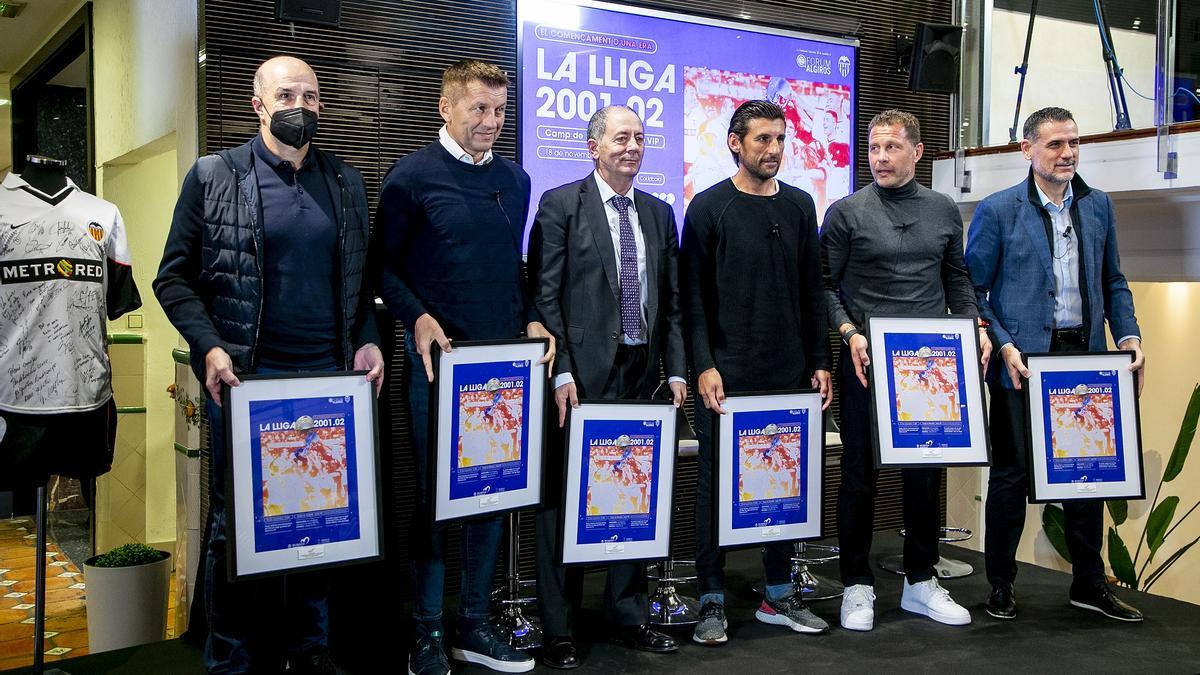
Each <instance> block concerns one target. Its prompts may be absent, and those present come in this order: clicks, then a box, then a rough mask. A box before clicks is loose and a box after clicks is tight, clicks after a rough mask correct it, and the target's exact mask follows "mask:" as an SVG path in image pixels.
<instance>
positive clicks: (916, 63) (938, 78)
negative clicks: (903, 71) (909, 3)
mask: <svg viewBox="0 0 1200 675" xmlns="http://www.w3.org/2000/svg"><path fill="white" fill-rule="evenodd" d="M962 32H963V29H962V26H948V25H941V24H932V23H919V24H917V32H916V35H914V36H913V48H912V63H911V65H910V67H909V70H908V88H909V89H911V90H913V91H936V92H942V93H945V94H953V93H956V92H957V91H958V72H959V65H958V60H959V54H960V53H961V52H962Z"/></svg>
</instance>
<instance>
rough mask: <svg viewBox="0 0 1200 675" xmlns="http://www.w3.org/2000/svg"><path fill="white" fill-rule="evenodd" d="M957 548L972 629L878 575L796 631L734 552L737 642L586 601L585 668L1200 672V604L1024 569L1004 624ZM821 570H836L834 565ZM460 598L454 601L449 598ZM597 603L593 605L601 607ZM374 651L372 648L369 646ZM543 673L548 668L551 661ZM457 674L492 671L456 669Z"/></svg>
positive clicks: (977, 559)
mask: <svg viewBox="0 0 1200 675" xmlns="http://www.w3.org/2000/svg"><path fill="white" fill-rule="evenodd" d="M876 539H877V542H878V544H877V549H878V550H877V554H878V555H880V556H882V555H887V554H892V553H896V552H898V550H899V539H898V538H897V537H895V535H894V534H889V533H887V532H880V533H878V534H877V535H876ZM947 553H949V554H951V555H952V556H953V557H956V558H958V559H961V560H965V561H967V562H970V563H971V564H973V565H975V566H976V572H975V574H973V575H971V576H970V577H966V578H964V579H958V580H952V581H947V582H945V584H944V585H945V587H946V588H948V589H949V590H950V592H951V593H952V594H953V596H954V598H955V599H956V600H958V601H959V602H961V603H962V604H965V605H967V606H968V607H970V609H971V614H972V617H973V619H974V622H973V623H972V624H971V625H970V626H963V627H952V626H943V625H941V624H937V623H934V622H933V621H931V620H929V619H926V618H924V617H920V616H916V615H914V614H910V613H908V612H905V611H903V610H901V609H900V608H899V603H900V591H901V580H900V577H897V576H894V575H892V574H889V573H887V572H882V571H880V572H879V573H878V578H877V581H876V587H875V590H876V594H877V595H878V599H877V600H876V603H875V609H876V612H875V630H874V631H871V632H869V633H854V632H851V631H846V630H842V629H841V628H839V627H838V625H837V622H838V608H839V607H840V600H827V601H823V602H818V603H814V606H813V608H814V611H816V612H817V614H819V615H820V616H821V617H823V618H824V619H826V620H827V621H828V622H829V623H830V625H831V626H832V628H831V630H830V632H829V633H828V634H826V635H820V636H806V635H800V634H797V633H792V632H791V631H788V630H787V629H784V628H780V627H777V626H767V625H764V624H760V623H758V622H757V621H755V619H754V610H755V609H756V607H757V605H758V601H759V599H758V597H757V596H756V595H755V594H754V592H753V591H752V590H751V585H752V584H755V583H757V571H758V569H759V568H758V560H759V558H758V553H757V552H756V551H738V552H735V553H732V554H730V556H729V567H730V586H731V588H730V592H729V594H728V597H727V601H728V614H729V620H730V626H729V642H728V643H727V644H726V645H725V646H724V647H719V648H711V647H703V646H700V645H698V644H695V643H693V642H692V641H691V631H690V629H678V631H679V632H678V633H677V634H676V637H677V638H678V639H679V640H680V644H681V649H680V651H679V653H677V654H669V655H665V656H658V655H651V654H643V653H639V652H632V651H628V650H625V649H621V648H618V647H615V646H612V645H608V644H604V643H603V642H600V641H596V642H595V643H594V644H586V645H585V644H582V642H583V640H585V639H586V640H588V641H591V640H592V636H594V635H596V634H598V632H599V631H600V630H601V624H600V614H599V612H598V611H588V610H587V609H585V611H584V612H583V616H582V618H581V621H582V622H583V625H581V626H579V627H578V630H577V637H578V638H580V641H581V646H582V647H583V650H584V651H583V654H584V657H585V661H584V664H583V667H582V668H580V669H579V670H578V671H577V672H579V673H606V674H613V673H634V672H637V673H681V672H686V673H690V674H694V673H719V674H721V675H750V674H751V673H771V672H774V673H786V672H796V671H802V670H807V671H818V672H822V671H826V672H873V671H886V672H898V673H908V672H914V673H924V672H955V673H962V672H1001V671H1003V672H1020V673H1056V674H1057V673H1107V672H1118V671H1119V672H1124V673H1141V672H1153V673H1197V672H1200V606H1196V605H1191V604H1188V603H1184V602H1179V601H1176V600H1170V599H1167V598H1162V597H1157V596H1152V595H1145V594H1142V593H1134V592H1131V591H1124V592H1122V593H1121V596H1122V597H1123V598H1125V599H1126V600H1128V601H1130V602H1132V603H1133V604H1134V605H1135V606H1137V607H1138V608H1139V609H1141V610H1142V611H1143V612H1144V613H1145V614H1146V616H1147V619H1146V621H1145V623H1142V624H1124V623H1120V622H1117V621H1113V620H1111V619H1106V618H1104V617H1103V616H1100V615H1099V614H1095V613H1092V612H1086V611H1082V610H1078V609H1074V608H1072V607H1069V606H1068V605H1067V587H1068V585H1069V583H1070V577H1069V576H1068V575H1067V574H1064V573H1061V572H1053V571H1049V570H1045V569H1041V568H1037V567H1033V566H1030V565H1021V571H1020V574H1019V576H1018V579H1017V599H1018V601H1019V603H1020V616H1019V618H1018V619H1017V620H1015V621H1007V622H1001V621H996V620H994V619H992V618H991V617H989V616H987V615H986V614H985V613H984V612H983V610H982V609H980V608H979V604H980V603H981V602H982V601H983V600H984V599H985V597H986V595H987V592H988V590H989V587H988V585H987V581H986V579H985V578H984V576H983V574H982V565H983V556H982V555H981V554H979V553H975V552H972V551H965V550H962V549H958V548H954V547H949V546H944V547H943V554H947ZM829 567H830V569H828V570H819V571H821V572H834V569H833V568H832V566H829ZM602 584H603V577H602V576H601V575H589V579H588V587H587V597H588V598H589V600H590V601H593V602H595V603H596V607H598V603H599V593H600V590H601V588H602ZM451 602H452V600H451ZM593 609H594V608H593ZM389 614H391V616H380V617H379V618H380V619H381V620H385V621H387V620H391V621H394V622H395V623H396V629H395V630H394V631H391V632H390V634H391V639H389V640H387V641H386V643H384V644H376V645H373V646H372V648H371V649H369V652H370V653H369V654H364V653H357V654H339V655H338V657H339V661H340V662H342V663H343V665H346V666H356V668H355V669H354V670H352V671H351V672H388V673H391V672H404V666H405V661H404V659H405V658H406V654H405V653H404V652H403V650H404V649H405V644H406V638H405V636H406V635H407V631H408V629H407V627H406V626H405V625H404V624H401V623H400V621H401V619H400V617H401V616H403V615H404V614H406V612H401V611H397V612H395V613H389ZM364 651H367V650H364ZM199 657H200V654H199V652H198V651H197V650H195V649H194V648H192V647H189V646H186V645H184V644H183V643H181V642H180V641H179V640H172V641H168V642H163V643H158V644H154V645H147V646H144V647H138V648H133V649H126V650H121V651H118V652H110V653H106V654H96V655H92V656H84V657H80V658H77V659H71V660H68V661H64V662H61V663H59V664H57V665H59V666H60V667H61V668H62V669H63V670H65V671H66V672H68V673H71V674H72V675H85V674H90V673H137V674H139V675H141V674H144V673H193V672H196V673H199V672H203V671H202V669H201V668H200V665H199V660H200V659H199ZM538 670H539V671H540V672H553V671H549V669H546V668H544V667H542V666H539V667H538ZM455 672H471V673H484V672H490V671H487V670H485V669H483V668H478V667H456V668H455Z"/></svg>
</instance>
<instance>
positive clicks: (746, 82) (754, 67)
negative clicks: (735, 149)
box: [517, 0, 857, 228]
mask: <svg viewBox="0 0 1200 675" xmlns="http://www.w3.org/2000/svg"><path fill="white" fill-rule="evenodd" d="M634 12H636V13H634ZM517 13H518V23H519V35H520V41H521V46H520V53H521V76H520V88H521V91H520V94H521V115H520V121H521V129H520V131H521V141H520V146H521V164H522V165H523V166H524V167H525V170H526V171H528V172H529V175H530V176H531V177H532V179H533V202H534V204H533V205H532V206H533V207H531V209H530V223H529V224H532V219H533V215H534V212H535V211H536V208H535V207H536V204H537V201H538V200H539V199H540V198H541V195H542V193H543V192H545V191H546V190H549V189H551V188H554V187H557V186H559V185H562V184H563V183H568V182H571V181H574V180H578V179H580V178H583V177H584V176H587V175H588V174H589V173H590V172H591V170H592V160H591V156H590V155H589V154H588V148H587V133H586V131H587V123H588V120H589V119H590V118H591V116H592V114H593V113H594V112H595V111H596V110H597V109H598V108H600V107H602V106H604V105H609V104H615V103H623V104H626V105H628V106H629V107H631V108H633V110H634V111H635V112H637V113H638V115H639V116H640V117H641V118H642V121H643V124H644V125H645V131H646V151H645V156H644V159H643V161H642V171H641V173H640V174H639V175H638V177H637V182H636V186H637V187H638V188H640V189H642V190H645V191H646V192H649V193H651V194H653V195H655V196H656V197H659V198H660V199H663V200H665V201H666V202H667V203H669V204H671V205H672V206H673V207H674V209H675V218H676V220H677V222H678V224H679V226H680V227H681V228H682V226H683V213H684V209H685V208H686V207H687V204H688V202H689V201H690V200H691V198H692V196H694V195H696V194H697V193H699V192H701V191H702V190H704V189H706V188H708V187H710V186H712V185H714V184H716V183H718V182H720V181H722V180H724V179H725V178H728V177H729V176H732V175H733V174H734V172H735V170H736V168H737V167H736V165H735V164H734V161H733V157H732V156H731V155H730V154H729V150H728V147H727V145H726V136H727V135H728V131H729V118H730V117H731V116H732V115H733V111H734V109H735V108H736V107H737V106H738V105H740V104H741V103H742V102H744V101H748V100H751V99H769V100H772V101H775V102H776V103H779V104H780V105H782V106H783V108H784V111H785V112H786V114H787V141H786V148H785V150H784V161H783V166H782V167H781V168H780V171H779V175H778V178H779V179H780V180H782V181H784V182H785V183H788V184H791V185H794V186H796V187H799V188H801V189H803V190H805V191H807V192H808V193H809V194H811V195H812V197H813V200H814V201H815V202H816V204H817V218H818V222H820V221H821V219H822V218H823V216H824V214H825V209H826V208H827V207H828V206H829V204H830V203H832V202H833V201H836V200H837V199H839V198H841V197H844V196H846V195H848V194H849V193H850V187H851V176H852V175H853V160H854V141H853V133H852V130H853V129H854V120H853V119H852V118H853V115H854V110H855V106H854V83H855V71H856V69H857V54H856V50H855V43H854V42H853V41H850V40H840V41H839V40H838V39H836V38H820V37H816V36H801V35H800V34H781V33H780V31H778V30H776V29H772V28H766V27H755V26H749V25H741V24H730V23H717V22H714V21H711V20H708V19H702V18H699V17H688V16H683V15H675V14H667V13H662V12H657V11H653V10H645V9H637V10H633V9H631V8H628V7H617V6H615V5H606V4H603V3H591V2H587V3H584V2H579V3H572V2H564V1H553V2H546V1H545V0H542V1H538V2H535V1H534V0H520V1H519V2H518V5H517Z"/></svg>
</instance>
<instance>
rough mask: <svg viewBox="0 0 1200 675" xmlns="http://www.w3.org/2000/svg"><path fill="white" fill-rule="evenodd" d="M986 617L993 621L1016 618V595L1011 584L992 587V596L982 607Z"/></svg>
mask: <svg viewBox="0 0 1200 675" xmlns="http://www.w3.org/2000/svg"><path fill="white" fill-rule="evenodd" d="M984 609H986V610H987V613H988V616H991V617H992V618H995V619H1015V618H1017V595H1016V593H1014V592H1013V587H1012V584H998V585H996V586H992V594H991V595H989V596H988V599H987V604H985V605H984Z"/></svg>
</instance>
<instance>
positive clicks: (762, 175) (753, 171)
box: [743, 163, 779, 183]
mask: <svg viewBox="0 0 1200 675" xmlns="http://www.w3.org/2000/svg"><path fill="white" fill-rule="evenodd" d="M743 166H744V168H745V169H746V173H748V174H750V175H751V176H754V177H755V178H757V179H758V180H760V181H763V182H764V183H765V182H767V181H769V180H771V179H772V178H774V177H775V176H776V175H777V174H778V173H779V169H778V168H776V169H775V170H774V171H772V172H771V173H766V172H765V171H764V170H762V169H760V168H759V167H760V166H762V164H761V163H760V164H756V165H754V166H751V165H749V164H746V165H743Z"/></svg>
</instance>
